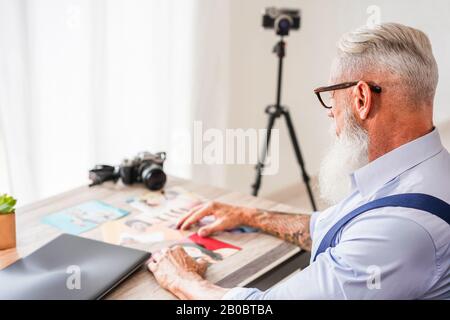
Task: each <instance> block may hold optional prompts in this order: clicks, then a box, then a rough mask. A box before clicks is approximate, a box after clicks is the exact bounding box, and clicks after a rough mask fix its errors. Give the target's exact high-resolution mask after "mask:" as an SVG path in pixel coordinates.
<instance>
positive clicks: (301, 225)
mask: <svg viewBox="0 0 450 320" xmlns="http://www.w3.org/2000/svg"><path fill="white" fill-rule="evenodd" d="M309 222H310V216H309V215H307V214H290V213H285V212H278V211H266V210H261V209H256V211H255V212H253V214H252V215H251V218H250V219H249V221H248V225H250V226H252V227H255V228H258V229H261V230H262V231H264V232H267V233H269V234H271V235H274V236H276V237H278V238H281V239H283V240H285V241H288V242H291V243H293V244H296V245H298V246H299V247H300V248H302V249H304V250H307V251H311V236H310V232H309Z"/></svg>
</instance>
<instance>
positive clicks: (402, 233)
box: [341, 207, 450, 263]
mask: <svg viewBox="0 0 450 320" xmlns="http://www.w3.org/2000/svg"><path fill="white" fill-rule="evenodd" d="M357 238H365V239H368V240H369V241H370V239H374V240H377V241H376V242H377V243H378V244H379V245H380V246H379V249H380V250H389V251H394V252H397V253H398V252H401V254H402V256H403V258H407V259H408V257H409V258H410V259H411V261H415V260H416V259H420V257H423V255H424V252H425V251H428V252H430V251H432V252H433V254H434V255H435V259H436V261H435V262H436V263H437V262H438V261H439V260H442V259H447V258H448V257H444V255H448V254H449V252H450V250H448V247H449V246H450V225H449V224H448V223H446V222H445V221H443V220H442V219H440V218H439V217H437V216H435V215H433V214H431V213H428V212H424V211H421V210H417V209H410V208H400V207H384V208H379V209H374V210H372V211H369V212H366V213H365V214H362V215H360V216H358V217H356V218H355V219H353V220H352V221H351V222H350V223H349V224H348V225H347V226H346V227H345V228H344V230H343V232H342V235H341V241H345V240H349V239H350V240H351V239H357ZM379 240H381V241H379Z"/></svg>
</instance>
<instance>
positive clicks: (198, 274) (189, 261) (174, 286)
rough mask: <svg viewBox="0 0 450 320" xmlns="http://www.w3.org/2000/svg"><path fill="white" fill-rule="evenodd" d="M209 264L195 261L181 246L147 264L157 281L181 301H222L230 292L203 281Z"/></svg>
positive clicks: (203, 261) (162, 252)
mask: <svg viewBox="0 0 450 320" xmlns="http://www.w3.org/2000/svg"><path fill="white" fill-rule="evenodd" d="M207 265H208V264H207V262H206V261H205V260H203V259H199V260H197V261H196V260H194V259H193V258H192V257H190V256H189V255H188V254H187V253H186V251H184V249H183V248H182V247H180V246H174V247H172V248H170V249H163V250H162V251H161V252H160V253H159V254H158V253H157V254H155V255H153V256H152V258H151V259H150V261H149V262H148V264H147V267H148V269H149V270H150V271H151V272H152V273H153V275H154V276H155V279H156V281H158V283H159V284H160V286H161V287H163V288H164V289H166V290H168V291H170V292H172V293H173V294H174V295H175V296H177V297H178V298H180V299H202V300H205V299H221V298H222V297H223V295H224V294H225V293H226V292H227V291H228V289H224V288H221V287H218V286H216V285H214V284H212V283H210V282H208V281H206V280H204V279H203V276H204V275H205V272H206V268H207Z"/></svg>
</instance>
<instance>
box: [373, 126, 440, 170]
mask: <svg viewBox="0 0 450 320" xmlns="http://www.w3.org/2000/svg"><path fill="white" fill-rule="evenodd" d="M397 128H401V129H392V130H391V131H389V130H387V129H383V130H381V132H373V133H372V134H369V162H372V161H374V160H376V159H378V158H379V157H381V156H383V155H385V154H386V153H388V152H390V151H392V150H394V149H397V148H398V147H400V146H402V145H404V144H406V143H408V142H411V141H413V140H416V139H418V138H420V137H422V136H424V135H426V134H428V133H430V132H431V131H433V128H434V127H433V125H432V124H427V125H425V124H416V125H412V124H411V125H410V126H400V127H397Z"/></svg>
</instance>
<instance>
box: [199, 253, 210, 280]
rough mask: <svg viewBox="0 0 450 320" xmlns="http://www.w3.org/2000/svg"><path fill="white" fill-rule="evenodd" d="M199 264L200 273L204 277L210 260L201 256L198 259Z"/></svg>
mask: <svg viewBox="0 0 450 320" xmlns="http://www.w3.org/2000/svg"><path fill="white" fill-rule="evenodd" d="M197 264H198V274H199V275H200V276H202V277H203V276H204V275H205V273H206V269H208V261H206V260H205V259H203V258H199V259H197Z"/></svg>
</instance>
